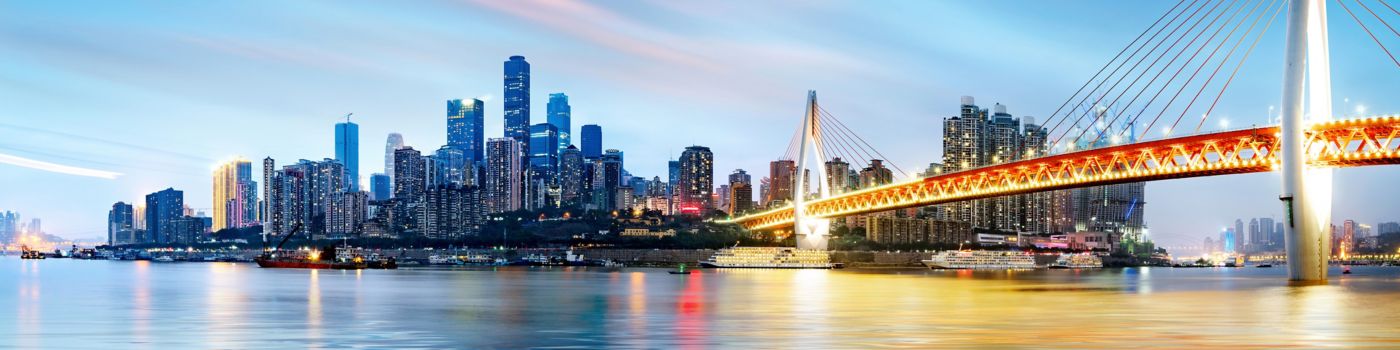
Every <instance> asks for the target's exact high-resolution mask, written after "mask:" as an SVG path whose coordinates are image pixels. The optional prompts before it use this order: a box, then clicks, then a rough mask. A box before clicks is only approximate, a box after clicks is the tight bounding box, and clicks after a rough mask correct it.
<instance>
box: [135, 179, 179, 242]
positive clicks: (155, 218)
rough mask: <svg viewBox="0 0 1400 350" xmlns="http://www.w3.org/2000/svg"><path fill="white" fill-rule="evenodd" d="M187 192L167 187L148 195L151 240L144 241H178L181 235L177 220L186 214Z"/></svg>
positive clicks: (147, 213) (149, 235) (147, 225)
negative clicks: (178, 230) (177, 230)
mask: <svg viewBox="0 0 1400 350" xmlns="http://www.w3.org/2000/svg"><path fill="white" fill-rule="evenodd" d="M184 209H185V192H184V191H179V190H176V189H174V188H166V189H164V190H160V191H157V192H155V193H151V194H148V195H146V227H147V228H146V231H147V232H148V234H147V237H148V239H149V241H147V242H143V243H155V244H170V243H176V241H177V237H178V236H179V235H178V234H177V232H176V229H177V228H176V226H175V220H177V219H179V218H181V217H183V216H184Z"/></svg>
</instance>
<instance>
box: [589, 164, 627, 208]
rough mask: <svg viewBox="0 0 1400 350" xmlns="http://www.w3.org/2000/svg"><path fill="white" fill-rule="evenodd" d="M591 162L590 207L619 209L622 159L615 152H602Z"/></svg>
mask: <svg viewBox="0 0 1400 350" xmlns="http://www.w3.org/2000/svg"><path fill="white" fill-rule="evenodd" d="M592 163H593V175H592V179H591V180H592V189H591V190H592V191H593V193H592V198H590V199H591V200H592V202H593V203H592V207H593V208H596V209H599V210H617V209H621V206H620V205H619V203H620V202H621V200H620V199H619V198H618V192H619V190H618V189H619V188H621V187H622V160H621V159H619V158H618V155H616V154H603V155H602V157H601V158H599V159H596V160H594V161H593V162H592Z"/></svg>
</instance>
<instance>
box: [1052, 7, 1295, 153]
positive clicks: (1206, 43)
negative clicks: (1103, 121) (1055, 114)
mask: <svg viewBox="0 0 1400 350" xmlns="http://www.w3.org/2000/svg"><path fill="white" fill-rule="evenodd" d="M1246 4H1247V3H1246ZM1263 4H1264V3H1263V1H1260V2H1259V3H1258V4H1256V5H1255V6H1254V8H1253V9H1250V11H1249V15H1246V16H1245V17H1244V18H1243V19H1241V20H1240V22H1239V23H1238V24H1236V25H1235V26H1234V28H1231V29H1230V33H1228V34H1226V35H1225V38H1224V39H1221V41H1220V44H1219V45H1217V46H1216V47H1215V51H1212V52H1211V54H1210V55H1209V56H1207V57H1206V59H1205V61H1204V62H1201V65H1202V66H1204V65H1205V64H1206V63H1208V62H1210V59H1211V57H1213V56H1214V55H1215V52H1216V51H1219V50H1220V47H1221V46H1224V45H1225V43H1226V42H1228V41H1229V40H1230V37H1231V36H1234V35H1235V31H1237V30H1239V28H1240V26H1241V25H1243V24H1244V22H1246V21H1248V20H1249V17H1250V16H1252V15H1253V14H1254V12H1255V11H1257V10H1258V9H1259V6H1261V5H1263ZM1270 6H1272V5H1270ZM1245 7H1247V6H1241V7H1240V8H1239V9H1237V10H1235V13H1234V14H1231V15H1230V18H1228V19H1226V21H1225V22H1224V23H1222V24H1221V27H1220V30H1223V29H1224V28H1225V26H1228V25H1229V24H1230V22H1232V21H1234V18H1235V16H1237V15H1239V14H1240V12H1242V11H1243V10H1244V8H1245ZM1251 28H1253V27H1252V26H1251ZM1207 29H1209V27H1207ZM1220 30H1216V31H1215V32H1214V33H1211V35H1210V37H1209V38H1206V41H1204V42H1202V43H1201V48H1202V49H1204V48H1205V47H1206V46H1209V45H1210V42H1211V41H1214V40H1215V37H1216V36H1217V35H1219V34H1220ZM1202 33H1204V32H1202ZM1199 38H1200V36H1199V35H1198V36H1197V37H1196V39H1199ZM1241 38H1243V36H1242V37H1241ZM1196 39H1192V40H1191V43H1187V44H1186V45H1187V47H1190V46H1191V44H1192V43H1194V42H1195V41H1196ZM1185 52H1186V51H1185V50H1184V49H1183V50H1182V51H1181V52H1180V53H1177V55H1176V57H1173V58H1172V60H1171V61H1169V62H1167V65H1166V66H1163V67H1162V70H1163V71H1166V69H1167V68H1169V67H1170V66H1171V64H1172V63H1174V62H1176V59H1177V58H1179V57H1180V56H1181V54H1182V53H1185ZM1199 54H1200V50H1197V51H1196V53H1195V54H1192V55H1191V57H1190V58H1188V59H1187V60H1186V62H1185V63H1183V65H1182V67H1186V66H1187V65H1190V64H1191V61H1194V60H1195V58H1196V56H1197V55H1199ZM1158 59H1159V60H1160V59H1161V58H1160V57H1159V58H1158ZM1222 62H1223V61H1222ZM1153 65H1156V62H1153ZM1149 68H1151V66H1149ZM1198 71H1199V69H1198ZM1160 74H1161V73H1160V72H1159V73H1158V76H1160ZM1138 79H1141V76H1139V77H1138ZM1156 79H1157V77H1153V81H1155V80H1156ZM1136 83H1137V80H1134V81H1133V84H1130V85H1128V87H1129V88H1132V86H1133V85H1134V84H1136ZM1150 84H1151V82H1149V85H1148V86H1150ZM1148 86H1144V87H1143V91H1146V89H1147V87H1148ZM1126 92H1127V91H1124V93H1126ZM1138 96H1141V92H1139V94H1138ZM1122 97H1123V94H1119V95H1118V98H1114V99H1113V102H1112V103H1110V104H1109V105H1110V106H1113V105H1117V104H1118V100H1119V99H1121V98H1122ZM1135 101H1136V97H1134V99H1133V101H1131V102H1128V104H1127V105H1126V106H1123V107H1122V108H1121V109H1123V110H1126V109H1127V108H1128V106H1131V105H1132V103H1133V102H1135ZM1122 116H1123V113H1121V112H1120V113H1114V115H1113V119H1111V120H1109V122H1108V124H1107V125H1108V130H1106V132H1105V131H1101V132H1098V133H1096V134H1097V136H1095V137H1094V141H1093V142H1090V143H1089V144H1090V145H1093V144H1096V143H1097V142H1098V141H1099V140H1100V139H1102V138H1103V135H1105V134H1108V133H1111V132H1112V131H1111V129H1112V128H1113V123H1115V122H1117V121H1118V118H1120V117H1122ZM1129 125H1131V124H1129ZM1088 131H1089V130H1088V129H1085V130H1084V131H1083V132H1080V133H1079V135H1078V136H1075V138H1074V142H1076V143H1077V142H1079V140H1080V139H1081V138H1083V137H1084V135H1085V134H1086V133H1087V132H1088Z"/></svg>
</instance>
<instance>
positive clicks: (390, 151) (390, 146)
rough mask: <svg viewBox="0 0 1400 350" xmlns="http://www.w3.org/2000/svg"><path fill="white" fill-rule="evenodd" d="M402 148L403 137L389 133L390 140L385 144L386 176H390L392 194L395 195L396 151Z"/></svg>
mask: <svg viewBox="0 0 1400 350" xmlns="http://www.w3.org/2000/svg"><path fill="white" fill-rule="evenodd" d="M400 148H403V135H400V134H399V133H396V132H391V133H389V138H388V139H387V140H385V142H384V175H389V186H390V188H389V190H390V193H393V192H392V191H393V184H394V151H397V150H399V149H400Z"/></svg>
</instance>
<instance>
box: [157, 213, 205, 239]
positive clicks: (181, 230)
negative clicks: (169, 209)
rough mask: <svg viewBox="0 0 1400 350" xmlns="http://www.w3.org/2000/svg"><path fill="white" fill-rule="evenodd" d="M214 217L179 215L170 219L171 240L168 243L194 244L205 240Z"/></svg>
mask: <svg viewBox="0 0 1400 350" xmlns="http://www.w3.org/2000/svg"><path fill="white" fill-rule="evenodd" d="M210 220H212V218H208V217H196V216H179V217H176V218H175V219H173V220H171V221H170V227H169V228H170V229H171V230H170V231H169V236H170V241H168V242H165V243H166V244H192V243H198V242H201V241H203V240H204V234H205V233H207V232H208V231H207V230H208V228H209V223H210V222H211V221H210Z"/></svg>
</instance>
